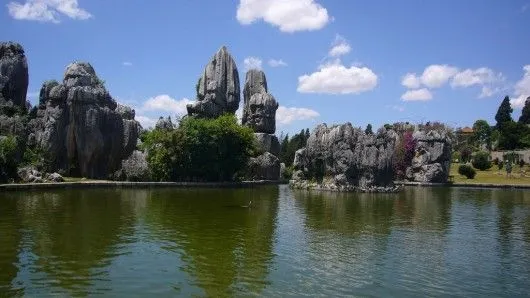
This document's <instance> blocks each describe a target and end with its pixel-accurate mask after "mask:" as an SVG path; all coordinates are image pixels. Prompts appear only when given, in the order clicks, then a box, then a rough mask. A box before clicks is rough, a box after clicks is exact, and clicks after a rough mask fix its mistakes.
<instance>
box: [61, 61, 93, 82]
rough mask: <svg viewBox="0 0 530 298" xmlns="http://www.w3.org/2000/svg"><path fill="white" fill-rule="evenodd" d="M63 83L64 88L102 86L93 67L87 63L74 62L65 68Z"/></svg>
mask: <svg viewBox="0 0 530 298" xmlns="http://www.w3.org/2000/svg"><path fill="white" fill-rule="evenodd" d="M63 83H64V85H65V86H66V87H68V88H71V87H77V86H92V87H96V86H98V85H102V81H101V80H100V79H99V78H98V76H97V75H96V71H95V70H94V67H92V65H91V64H90V63H88V62H74V63H71V64H69V65H68V66H67V67H66V71H65V73H64V80H63Z"/></svg>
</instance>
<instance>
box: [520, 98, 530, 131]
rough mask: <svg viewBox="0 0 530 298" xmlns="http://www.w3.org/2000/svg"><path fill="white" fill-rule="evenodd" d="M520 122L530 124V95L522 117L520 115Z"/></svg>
mask: <svg viewBox="0 0 530 298" xmlns="http://www.w3.org/2000/svg"><path fill="white" fill-rule="evenodd" d="M519 123H522V124H530V96H529V97H528V98H527V99H526V101H525V103H524V107H523V111H522V112H521V117H519Z"/></svg>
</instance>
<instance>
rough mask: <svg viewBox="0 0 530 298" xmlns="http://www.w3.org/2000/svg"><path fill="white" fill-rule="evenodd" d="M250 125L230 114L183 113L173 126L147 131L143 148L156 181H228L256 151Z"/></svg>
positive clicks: (234, 176)
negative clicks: (197, 115)
mask: <svg viewBox="0 0 530 298" xmlns="http://www.w3.org/2000/svg"><path fill="white" fill-rule="evenodd" d="M254 142H255V138H254V134H253V131H252V129H251V128H249V127H246V126H241V125H239V124H238V123H237V119H236V117H235V116H234V115H229V114H226V115H223V116H221V117H218V118H216V119H200V118H195V117H186V118H185V119H183V120H182V121H180V124H179V126H178V128H176V129H154V130H153V131H151V132H148V133H147V136H146V142H145V149H146V150H147V152H148V156H147V161H148V163H149V167H150V169H151V172H152V173H151V174H152V176H153V178H154V179H155V180H157V181H231V180H234V179H236V178H237V177H236V176H237V175H238V174H240V173H241V172H243V170H244V169H245V167H246V165H247V162H248V159H249V157H250V156H252V155H254V154H255V152H256V146H255V143H254Z"/></svg>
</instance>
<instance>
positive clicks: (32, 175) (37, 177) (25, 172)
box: [17, 166, 64, 183]
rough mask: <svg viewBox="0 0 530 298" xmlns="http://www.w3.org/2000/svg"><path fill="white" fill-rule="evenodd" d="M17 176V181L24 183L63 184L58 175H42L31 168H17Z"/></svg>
mask: <svg viewBox="0 0 530 298" xmlns="http://www.w3.org/2000/svg"><path fill="white" fill-rule="evenodd" d="M17 174H18V178H19V180H20V181H22V182H24V183H44V182H55V183H58V182H64V178H63V176H61V175H60V174H58V173H51V174H50V173H45V174H44V175H43V174H42V173H41V172H40V171H38V170H37V169H36V168H35V167H33V166H28V167H22V168H19V169H18V171H17Z"/></svg>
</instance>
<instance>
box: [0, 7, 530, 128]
mask: <svg viewBox="0 0 530 298" xmlns="http://www.w3.org/2000/svg"><path fill="white" fill-rule="evenodd" d="M4 3H5V4H4V5H3V7H2V8H1V9H2V12H1V14H0V24H2V25H1V26H0V40H13V41H17V42H19V43H21V44H22V45H23V46H24V48H25V50H26V55H27V57H28V63H29V69H30V70H29V71H30V86H29V90H28V93H29V94H28V96H29V97H30V99H31V101H32V102H33V103H36V102H37V101H38V98H37V97H38V95H37V94H38V91H39V90H40V86H41V84H42V83H43V81H45V80H48V79H58V80H60V79H61V78H62V75H63V73H64V70H65V67H66V66H67V65H68V64H69V63H71V62H73V61H88V62H90V63H91V64H92V65H93V66H94V67H95V69H96V72H97V73H98V75H99V76H100V78H102V79H103V80H105V81H106V86H107V88H108V89H109V91H110V93H111V94H112V95H113V97H115V98H116V99H117V100H118V101H119V102H123V103H126V104H129V105H131V106H133V107H134V108H135V109H136V111H137V118H138V119H139V120H140V121H141V122H142V123H143V124H144V126H148V125H151V124H152V123H153V122H154V120H156V119H157V118H158V116H161V115H175V114H179V113H185V108H184V107H185V104H186V103H187V102H189V101H190V100H194V95H195V90H194V86H195V82H196V81H197V79H198V77H199V75H200V74H201V72H202V70H203V68H204V67H205V65H206V64H207V63H208V61H209V59H210V58H211V57H212V55H213V54H214V53H215V52H216V51H217V50H218V49H219V48H220V47H221V46H222V45H226V46H227V47H228V49H229V51H230V52H231V54H232V55H233V57H234V59H235V60H236V62H237V64H238V69H239V74H240V78H241V83H242V84H243V83H244V76H245V71H246V69H248V68H251V67H260V68H262V69H263V70H264V71H265V73H266V75H267V79H268V83H269V91H270V92H271V93H272V94H273V95H274V96H275V97H276V99H277V100H278V102H279V103H280V108H279V110H278V113H277V123H278V125H277V127H278V128H277V131H278V133H279V132H280V131H285V132H295V131H299V130H300V129H302V128H305V127H310V128H313V127H314V126H315V125H316V124H318V123H321V122H326V123H328V124H333V123H343V122H347V121H349V122H351V123H352V124H353V125H355V126H361V127H364V126H366V124H368V123H371V124H372V125H374V126H375V127H379V126H380V125H382V124H384V123H391V122H395V121H411V122H426V121H442V122H446V123H447V124H449V125H451V126H455V127H456V126H466V125H472V124H473V122H474V121H475V120H476V119H486V120H488V121H489V122H490V123H491V124H494V115H495V112H496V110H497V108H498V106H499V104H500V102H501V100H502V99H503V97H504V96H505V95H509V96H510V97H511V98H512V105H513V106H514V110H515V111H514V114H513V116H514V117H515V118H518V115H519V114H520V108H521V106H522V104H523V103H524V99H526V97H528V96H530V0H510V1H501V0H495V1H494V0H466V1H461V0H458V1H457V0H446V1H434V0H433V1H425V0H407V1H405V0H404V1H395V0H388V1H382V0H379V1H378V0H374V1H354V0H348V1H336V0H237V1H236V0H234V1H224V0H223V1H219V0H179V1H176V0H156V1H144V0H8V1H6V2H4ZM272 60H274V61H272Z"/></svg>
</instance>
